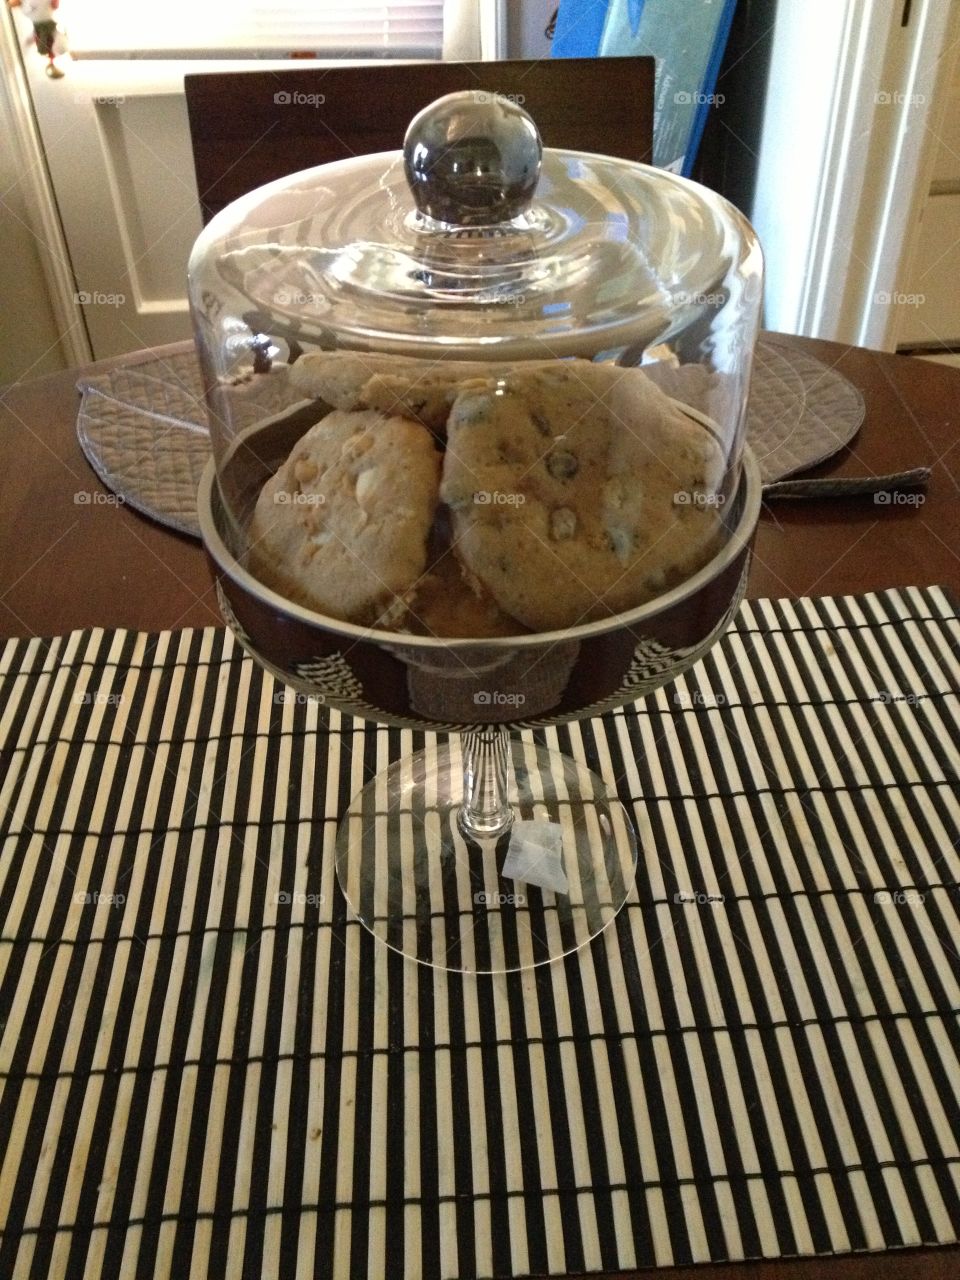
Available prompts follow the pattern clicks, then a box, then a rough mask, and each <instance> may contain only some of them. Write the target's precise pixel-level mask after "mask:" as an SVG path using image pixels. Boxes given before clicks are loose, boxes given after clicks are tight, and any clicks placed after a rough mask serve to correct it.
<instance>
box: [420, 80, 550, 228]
mask: <svg viewBox="0 0 960 1280" xmlns="http://www.w3.org/2000/svg"><path fill="white" fill-rule="evenodd" d="M542 156H543V144H542V143H541V141H540V134H539V132H538V131H537V126H536V125H535V124H534V123H533V121H532V120H531V118H530V117H529V116H528V115H527V113H526V111H524V109H523V108H522V107H520V106H518V105H517V103H515V102H513V101H512V100H511V99H509V98H503V97H500V96H499V95H497V94H493V93H485V92H483V91H481V90H478V89H465V90H464V91H463V92H461V93H448V94H447V95H446V97H444V98H438V99H437V100H436V102H432V103H431V104H430V106H429V107H424V109H423V110H422V111H421V112H420V113H419V115H416V116H414V118H413V120H412V121H411V122H410V127H409V128H408V129H407V136H406V138H405V139H404V143H403V164H404V169H405V171H406V175H407V182H408V183H409V184H410V190H411V191H412V192H413V198H414V200H415V201H416V204H417V208H418V209H419V210H420V212H421V213H423V214H426V215H427V216H428V217H431V218H434V219H436V221H438V222H444V223H447V224H448V225H452V226H461V227H481V226H491V225H494V224H496V223H499V222H509V221H510V220H511V219H513V218H516V217H519V215H520V214H521V213H523V211H524V210H525V209H526V208H527V207H528V205H529V204H530V201H531V200H532V199H533V193H534V191H535V190H536V187H537V181H538V179H539V177H540V161H541V158H542Z"/></svg>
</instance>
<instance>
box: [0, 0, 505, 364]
mask: <svg viewBox="0 0 960 1280" xmlns="http://www.w3.org/2000/svg"><path fill="white" fill-rule="evenodd" d="M84 5H88V8H87V9H86V11H85V14H84V12H83V11H81V8H80V6H79V5H78V4H74V6H73V14H74V19H75V22H76V23H78V24H81V26H80V29H81V30H82V31H85V33H86V40H87V41H88V47H87V50H84V49H82V48H81V49H80V50H78V54H80V55H83V56H77V57H76V58H73V59H70V58H61V59H59V60H58V61H59V65H60V66H61V67H62V69H63V72H64V74H63V77H62V78H61V79H50V78H48V76H47V75H46V59H44V58H42V57H41V56H40V55H39V54H38V53H37V51H36V49H34V48H31V47H26V40H27V38H28V36H29V34H30V31H31V26H30V23H29V22H28V21H27V20H26V19H25V18H24V17H23V15H22V14H20V13H19V11H17V10H14V17H13V21H14V24H15V27H16V32H17V37H18V39H19V41H20V42H21V45H22V46H23V47H24V54H23V62H24V67H25V70H26V81H27V85H28V88H29V94H30V97H31V99H32V103H33V109H34V112H35V115H36V121H37V127H38V130H39V138H40V143H41V146H42V149H43V153H44V156H45V158H46V163H47V167H48V170H49V175H50V182H51V185H52V193H53V198H54V200H55V204H56V208H57V210H58V212H59V218H60V222H61V225H62V227H63V234H64V238H65V243H66V250H67V254H68V257H69V263H70V266H71V267H72V274H73V281H74V286H75V287H74V289H73V291H72V292H73V294H74V297H73V299H72V300H66V301H72V302H73V303H74V304H75V306H76V307H77V309H78V314H79V315H81V316H82V319H83V323H84V325H85V328H86V332H87V334H88V335H89V340H90V349H91V352H92V355H93V357H94V358H95V359H98V360H99V359H104V358H106V357H108V356H113V355H119V354H122V353H123V352H127V351H134V350H137V349H138V348H141V347H147V346H153V345H156V344H158V343H164V342H172V341H175V340H177V339H179V338H187V337H189V336H190V322H189V314H188V309H187V299H186V268H187V259H188V257H189V253H190V249H191V247H192V245H193V242H194V240H195V239H196V236H197V234H198V233H199V231H200V226H201V221H200V209H199V203H198V196H197V188H196V180H195V177H194V169H193V157H192V152H191V148H190V132H189V125H188V120H187V107H186V99H185V97H184V91H183V77H184V75H185V74H186V73H187V72H202V71H228V70H233V69H236V70H241V69H249V68H251V67H255V68H257V69H258V70H269V69H272V68H277V69H280V70H283V69H287V70H289V69H290V67H291V65H296V63H294V64H291V62H290V60H289V59H288V58H282V59H269V60H267V59H263V58H259V57H257V58H246V59H243V58H240V59H229V60H227V59H224V58H217V59H205V58H199V57H197V56H195V55H196V52H197V50H196V48H195V47H194V48H191V49H185V50H184V51H185V52H187V53H189V54H190V55H191V56H186V57H167V58H156V57H150V58H147V57H144V56H142V53H141V55H140V56H133V57H131V56H125V55H126V54H128V53H129V50H128V49H126V48H125V47H124V45H123V43H122V42H123V41H127V42H128V43H129V44H131V45H132V44H133V43H134V42H137V40H138V32H137V29H136V24H137V23H140V24H144V23H145V22H146V18H145V17H144V16H143V15H144V11H142V10H140V9H139V6H138V7H137V8H136V9H132V8H131V7H129V6H126V7H125V8H126V15H125V18H124V20H123V21H114V22H112V23H111V22H109V21H108V22H104V20H103V15H104V14H107V15H108V16H109V13H108V11H109V10H110V9H111V8H113V9H118V8H119V9H120V10H123V8H124V6H118V5H117V4H116V3H114V4H112V5H111V4H108V3H104V4H100V5H94V4H93V3H92V0H84ZM191 7H192V9H193V11H194V12H193V16H192V20H184V14H186V13H188V12H189V10H190V9H191ZM299 7H300V8H301V9H302V11H303V14H304V15H309V16H308V17H304V18H303V19H302V20H303V21H304V22H306V23H307V24H308V26H309V22H310V21H313V23H314V26H315V27H316V31H314V33H313V39H314V40H319V39H321V38H322V39H324V40H327V42H328V43H329V39H330V37H329V32H328V31H327V29H326V28H327V27H330V26H331V24H333V23H334V22H335V21H336V22H339V23H340V25H343V22H344V21H347V18H345V17H344V14H343V13H341V15H340V17H339V18H337V16H336V6H335V5H333V0H329V3H328V4H327V5H326V7H324V5H323V4H322V3H321V4H318V3H317V0H312V3H311V4H309V5H303V6H299ZM388 7H389V6H384V5H376V6H373V5H364V4H359V5H355V6H353V8H352V9H350V10H347V11H345V12H347V13H349V21H350V22H351V23H353V24H354V25H357V24H358V23H359V22H360V20H361V17H362V15H363V13H364V12H365V11H368V10H369V12H370V14H371V15H373V14H374V13H376V14H380V15H382V14H383V13H384V12H385V10H386V9H387V8H388ZM498 7H499V6H497V5H490V4H487V3H486V0H432V3H431V0H426V3H425V2H424V0H418V3H416V4H414V3H410V2H409V0H401V2H400V3H399V4H397V5H394V6H393V8H394V9H396V10H398V11H402V10H406V11H408V12H409V15H410V17H409V21H408V20H407V19H406V18H404V22H405V23H406V26H404V24H403V23H398V24H397V25H398V27H400V29H401V30H405V29H407V27H409V23H410V22H413V23H421V22H426V21H427V19H428V18H429V21H430V22H431V23H432V28H431V30H430V31H427V32H426V34H425V35H424V39H427V38H431V39H433V38H436V37H437V33H438V32H439V31H440V30H442V38H443V41H444V45H443V48H444V54H445V56H448V57H449V56H456V57H459V58H476V57H479V56H481V53H482V51H485V52H487V53H492V52H493V49H494V44H493V42H494V41H495V39H496V35H497V30H498V27H497V24H496V23H495V22H493V23H491V22H490V20H489V19H490V15H491V14H494V15H495V14H496V11H497V9H498ZM297 8H298V6H287V13H286V16H287V17H288V18H289V22H290V24H291V26H290V30H289V31H286V32H285V31H284V30H283V29H282V28H281V29H280V31H279V34H278V35H276V37H275V38H276V40H278V41H280V42H281V43H284V44H286V45H288V46H290V45H293V47H296V46H295V45H294V43H293V42H294V41H295V40H296V37H295V36H294V35H292V34H291V32H292V31H293V30H294V29H296V30H303V29H304V27H303V26H299V27H296V28H294V26H293V25H292V24H294V23H297V22H300V21H301V17H300V16H298V14H297V13H296V12H293V10H295V9H297ZM341 8H342V6H341ZM174 10H176V11H177V12H174ZM158 11H159V12H160V13H161V15H163V16H161V18H160V22H162V23H163V27H164V32H165V34H163V35H161V36H157V37H156V39H155V42H154V47H157V45H158V44H159V43H165V44H166V45H167V47H168V49H169V51H170V52H179V51H180V48H181V42H182V41H184V40H189V41H191V42H192V43H193V45H194V46H196V45H197V44H198V43H199V47H200V48H203V47H207V48H211V47H213V45H212V43H206V44H205V43H203V41H204V38H205V37H211V36H212V30H211V31H204V30H203V29H201V27H200V26H198V23H199V22H201V21H207V22H208V23H209V21H210V20H211V12H212V11H206V10H203V9H202V7H201V6H197V5H195V3H194V2H193V0H166V3H165V5H163V6H158V7H157V8H156V9H151V10H149V12H150V13H156V12H158ZM180 11H183V12H182V13H181V12H180ZM240 11H243V13H244V14H245V17H246V21H247V25H248V29H247V30H246V31H240V30H239V28H238V30H237V31H235V30H234V29H233V21H232V18H231V16H229V15H230V14H231V12H233V13H236V12H240ZM70 12H71V11H70V8H69V3H68V2H65V3H64V4H63V5H62V6H61V9H59V10H58V11H57V15H56V16H57V17H58V20H61V21H62V25H64V27H66V29H67V32H68V35H70V25H69V16H70ZM217 14H218V15H219V16H216V18H215V22H214V28H213V29H215V30H216V31H217V33H218V36H219V38H220V40H221V41H226V40H228V39H229V41H230V44H231V46H232V47H239V48H241V50H242V49H243V48H244V47H246V46H247V45H249V46H250V47H251V48H257V49H262V47H263V41H264V32H265V31H267V30H269V31H270V32H271V33H273V32H275V30H276V23H279V22H281V19H279V18H275V17H274V14H273V11H272V10H270V9H268V7H267V6H266V5H261V4H257V3H253V2H252V0H245V2H244V3H241V4H240V5H239V6H238V7H237V9H236V10H234V11H231V10H227V11H222V10H219V11H217ZM431 14H432V16H430V15H431ZM92 15H95V16H96V22H97V23H98V24H99V25H98V26H97V27H96V28H95V32H94V35H91V34H90V32H91V27H90V26H89V22H90V21H91V20H92ZM204 15H206V17H204ZM425 15H426V16H425ZM0 16H3V15H0ZM401 16H403V15H401ZM84 20H86V21H87V22H88V26H87V27H86V28H84V27H83V26H82V22H83V21H84ZM377 20H378V21H381V19H377ZM153 21H154V23H155V22H156V19H153ZM369 21H373V18H372V17H371V18H370V19H369ZM441 23H442V27H441ZM324 24H326V25H324ZM500 26H501V27H502V23H501V24H500ZM228 27H230V30H229V31H228V30H227V28H228ZM384 30H385V28H384ZM174 31H176V32H177V33H178V35H176V36H173V35H171V32H174ZM183 33H187V34H186V35H184V34H183ZM214 38H215V37H214ZM386 38H387V37H386V35H384V39H386ZM391 38H392V37H391ZM90 40H94V41H95V49H96V52H97V53H98V56H95V57H89V56H86V53H87V52H89V51H90V46H89V41H90ZM111 41H115V42H116V47H115V48H113V47H112V45H111ZM140 43H141V44H143V43H145V39H144V34H143V32H141V33H140ZM171 46H173V47H171ZM101 54H102V55H103V56H100V55H101ZM111 55H112V56H111ZM310 65H311V66H318V65H324V63H323V62H317V61H313V62H311V64H310ZM338 65H342V63H341V64H338ZM51 287H56V286H55V285H54V284H53V282H52V281H51ZM59 287H60V289H61V291H62V289H63V282H62V280H61V282H60V286H59ZM62 301H63V300H62Z"/></svg>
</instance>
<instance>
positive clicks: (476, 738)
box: [457, 725, 513, 840]
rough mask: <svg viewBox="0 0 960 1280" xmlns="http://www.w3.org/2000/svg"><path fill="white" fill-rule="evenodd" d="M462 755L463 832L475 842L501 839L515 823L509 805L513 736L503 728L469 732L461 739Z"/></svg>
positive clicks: (459, 818)
mask: <svg viewBox="0 0 960 1280" xmlns="http://www.w3.org/2000/svg"><path fill="white" fill-rule="evenodd" d="M460 743H461V750H462V753H463V804H462V806H461V808H460V812H459V814H458V815H457V821H458V823H459V826H460V830H461V831H462V832H463V834H464V835H465V836H469V837H471V838H472V839H474V840H489V839H490V838H491V837H493V836H499V835H502V834H503V832H504V831H507V830H508V829H509V827H510V824H511V823H512V822H513V810H512V809H511V808H510V805H509V804H508V803H507V761H508V760H509V758H510V734H509V732H508V730H507V729H505V728H503V726H501V725H488V726H484V727H483V728H480V729H469V730H468V731H467V732H466V733H464V734H462V735H461V738H460Z"/></svg>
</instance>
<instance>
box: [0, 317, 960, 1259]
mask: <svg viewBox="0 0 960 1280" xmlns="http://www.w3.org/2000/svg"><path fill="white" fill-rule="evenodd" d="M792 341H795V342H796V345H797V347H798V348H799V349H801V350H804V351H808V352H809V353H810V354H811V355H814V356H817V357H818V358H819V359H821V360H823V361H824V362H825V363H826V364H828V365H830V366H833V367H836V368H837V369H838V370H839V371H840V372H841V373H843V374H844V375H845V376H846V377H847V378H849V379H850V381H851V382H853V383H854V384H855V385H856V386H857V387H859V388H860V390H861V391H862V392H863V395H864V399H865V401H866V409H867V412H866V418H865V421H864V424H863V427H862V428H861V431H860V434H859V436H858V437H857V439H856V440H855V441H854V443H853V445H852V446H851V447H850V448H848V449H845V450H844V451H843V452H842V454H840V455H838V456H837V457H836V458H834V459H832V460H830V461H829V462H827V463H825V464H823V465H822V466H821V467H818V468H817V469H816V470H815V471H814V472H811V473H810V474H815V475H829V476H844V475H848V476H862V475H881V474H884V473H887V472H892V471H899V470H903V469H905V468H908V467H915V466H930V467H931V468H932V471H933V474H932V479H931V483H930V487H929V490H928V492H927V495H926V501H925V502H924V503H923V504H922V505H919V506H897V507H893V506H878V505H876V504H875V503H874V502H873V500H872V498H870V497H862V498H848V499H843V500H838V499H820V500H817V501H811V500H800V501H793V502H789V503H788V502H777V503H771V504H770V505H769V506H765V508H764V511H763V515H762V517H761V522H760V529H759V532H758V536H757V542H756V551H755V555H754V561H753V569H752V572H751V578H750V590H749V594H750V595H751V596H752V597H754V598H756V597H758V596H783V595H788V596H798V595H836V594H841V593H857V592H862V591H871V590H879V589H882V588H884V587H896V586H907V585H911V584H921V585H927V584H930V583H944V584H948V585H951V586H954V587H956V585H957V583H958V581H960V572H958V570H960V503H958V496H960V479H958V472H960V370H958V369H953V368H949V367H946V366H943V365H937V364H931V363H929V362H927V361H922V360H914V359H910V358H907V357H903V356H894V355H885V354H881V353H879V352H874V351H865V350H862V349H860V348H856V347H844V346H840V345H838V344H836V343H830V342H818V341H814V340H812V339H801V338H797V339H792ZM113 363H119V362H113ZM76 377H77V371H72V372H69V373H60V374H54V375H52V376H50V377H47V378H41V379H38V380H36V381H35V382H29V383H24V384H22V385H20V386H16V387H12V388H8V389H7V390H6V391H4V392H2V393H0V635H11V636H31V635H55V634H60V633H61V632H65V631H69V630H71V629H73V628H76V627H89V626H103V627H135V628H138V629H142V630H161V629H165V628H177V627H192V626H205V625H209V624H211V623H215V624H219V623H220V621H221V619H220V616H219V614H218V612H217V609H216V602H215V599H214V594H213V588H212V580H211V577H210V573H209V570H208V568H207V565H206V563H205V561H204V557H203V553H202V551H201V549H200V547H199V545H198V544H197V543H196V542H194V541H192V540H191V539H189V538H185V537H181V536H180V535H178V534H175V533H172V532H170V531H169V530H166V529H164V528H162V527H161V526H159V525H157V524H154V523H153V522H152V521H150V520H148V519H146V518H145V517H143V516H140V515H138V514H137V513H136V512H135V511H133V510H131V509H129V508H124V507H117V506H114V505H107V504H96V503H93V502H90V503H83V502H77V501H76V496H77V494H79V493H85V494H94V493H99V494H105V493H106V492H107V491H106V490H105V489H104V488H103V486H102V485H101V484H100V482H99V481H98V480H97V477H96V476H95V475H94V473H93V471H92V470H91V469H90V467H89V466H88V465H87V463H86V460H85V459H84V457H83V454H82V453H81V451H80V447H79V445H78V443H77V438H76V426H75V424H76V413H77V407H78V404H79V396H78V394H77V392H76V389H75V382H76ZM644 1274H645V1275H650V1276H653V1275H661V1276H663V1277H664V1280H702V1277H704V1276H709V1277H710V1278H711V1280H876V1278H877V1277H880V1276H883V1277H891V1278H895V1280H955V1278H956V1277H957V1276H958V1275H960V1247H949V1248H938V1249H911V1250H903V1251H897V1252H896V1253H888V1254H885V1255H879V1256H878V1255H875V1254H874V1255H859V1256H852V1257H846V1258H817V1259H809V1260H804V1261H791V1262H766V1263H740V1264H736V1265H729V1266H699V1267H694V1268H679V1269H676V1268H670V1269H668V1270H662V1271H658V1272H645V1273H644Z"/></svg>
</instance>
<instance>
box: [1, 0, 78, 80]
mask: <svg viewBox="0 0 960 1280" xmlns="http://www.w3.org/2000/svg"><path fill="white" fill-rule="evenodd" d="M8 3H9V5H10V8H11V9H19V10H20V12H21V13H22V14H23V15H24V16H25V17H27V18H29V19H30V21H31V22H32V23H33V35H32V36H31V37H30V39H31V41H32V42H33V43H34V44H35V45H36V46H37V53H39V54H40V55H41V57H44V58H46V59H47V66H46V73H47V75H48V76H49V77H50V79H51V80H59V79H60V78H61V76H62V75H63V72H62V71H61V70H60V68H59V67H58V66H57V64H56V62H55V61H54V59H55V58H56V57H57V55H58V54H61V53H66V51H67V38H66V36H65V35H64V33H63V32H62V31H61V30H60V28H59V27H58V26H57V20H56V18H55V17H54V14H55V13H56V11H57V9H58V8H59V7H60V0H8Z"/></svg>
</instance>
